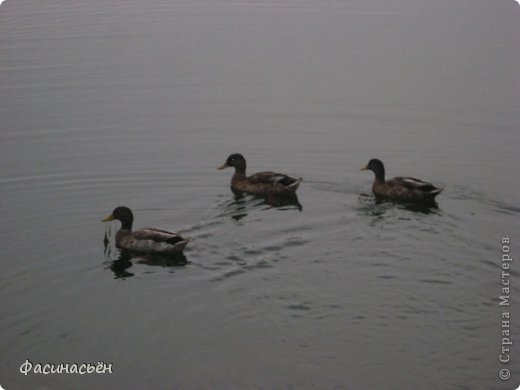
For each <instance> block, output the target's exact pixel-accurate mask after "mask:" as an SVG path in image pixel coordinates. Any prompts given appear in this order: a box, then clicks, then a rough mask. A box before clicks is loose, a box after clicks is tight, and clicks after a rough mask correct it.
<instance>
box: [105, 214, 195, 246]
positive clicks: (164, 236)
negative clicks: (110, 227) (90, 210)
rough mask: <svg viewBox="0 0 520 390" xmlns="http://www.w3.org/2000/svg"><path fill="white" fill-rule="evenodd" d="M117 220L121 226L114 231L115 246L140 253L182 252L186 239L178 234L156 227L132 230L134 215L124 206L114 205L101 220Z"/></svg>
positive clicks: (186, 242)
mask: <svg viewBox="0 0 520 390" xmlns="http://www.w3.org/2000/svg"><path fill="white" fill-rule="evenodd" d="M114 220H118V221H120V222H121V228H120V229H119V231H118V232H117V233H116V246H117V247H118V248H120V249H128V250H131V251H134V252H140V253H155V254H164V255H172V254H176V253H182V251H183V250H184V247H185V246H186V245H187V244H188V240H187V239H184V238H182V237H181V236H180V235H179V234H177V233H174V232H170V231H167V230H162V229H156V228H143V229H139V230H136V231H132V224H133V222H134V215H133V213H132V211H131V210H130V209H129V208H128V207H126V206H119V207H116V208H115V209H114V210H113V211H112V214H110V215H109V216H108V217H105V218H103V219H102V222H108V221H114Z"/></svg>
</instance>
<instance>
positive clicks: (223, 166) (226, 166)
mask: <svg viewBox="0 0 520 390" xmlns="http://www.w3.org/2000/svg"><path fill="white" fill-rule="evenodd" d="M226 168H229V165H227V164H226V163H224V164H222V165H221V166H220V167H218V168H217V169H218V170H219V171H221V170H223V169H226Z"/></svg>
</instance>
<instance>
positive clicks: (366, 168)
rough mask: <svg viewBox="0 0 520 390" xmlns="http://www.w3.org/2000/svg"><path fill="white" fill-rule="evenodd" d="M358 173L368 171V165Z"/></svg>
mask: <svg viewBox="0 0 520 390" xmlns="http://www.w3.org/2000/svg"><path fill="white" fill-rule="evenodd" d="M360 171H368V165H365V166H364V167H363V168H361V169H360Z"/></svg>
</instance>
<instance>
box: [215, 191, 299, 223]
mask: <svg viewBox="0 0 520 390" xmlns="http://www.w3.org/2000/svg"><path fill="white" fill-rule="evenodd" d="M231 191H232V193H233V197H232V199H230V200H226V201H224V202H223V203H222V204H221V207H222V209H223V210H224V214H225V215H229V216H231V218H232V219H234V220H235V221H240V220H241V219H242V218H244V217H246V216H247V215H248V211H249V210H252V209H258V208H260V209H261V208H262V206H265V205H267V206H269V208H273V209H278V210H298V211H302V210H303V206H302V204H301V203H300V201H299V199H298V195H296V194H285V195H279V194H276V195H273V194H270V195H264V196H261V195H253V194H249V193H244V192H241V191H237V190H235V189H232V188H231Z"/></svg>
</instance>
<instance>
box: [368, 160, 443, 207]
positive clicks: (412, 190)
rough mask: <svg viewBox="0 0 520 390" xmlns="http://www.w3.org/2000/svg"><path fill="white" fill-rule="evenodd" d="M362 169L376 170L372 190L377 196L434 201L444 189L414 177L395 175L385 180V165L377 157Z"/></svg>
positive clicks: (408, 200)
mask: <svg viewBox="0 0 520 390" xmlns="http://www.w3.org/2000/svg"><path fill="white" fill-rule="evenodd" d="M361 170H362V171H366V170H370V171H372V172H374V174H375V177H376V178H375V180H374V184H373V185H372V192H374V194H375V195H376V196H380V197H385V198H389V199H394V200H401V201H405V202H432V201H433V200H434V198H435V197H436V196H437V195H439V194H440V193H441V191H442V188H437V187H435V186H434V185H433V184H431V183H428V182H426V181H423V180H419V179H416V178H413V177H394V178H393V179H391V180H388V181H385V166H384V165H383V163H382V161H381V160H378V159H377V158H373V159H371V160H370V161H369V162H368V164H367V165H366V166H364V167H363V168H361Z"/></svg>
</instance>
